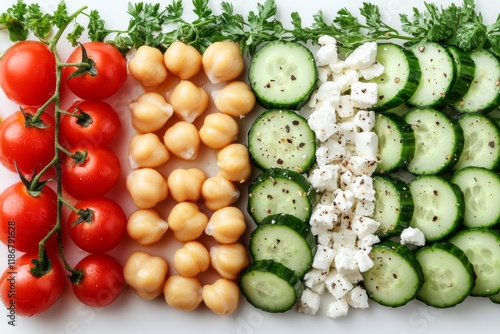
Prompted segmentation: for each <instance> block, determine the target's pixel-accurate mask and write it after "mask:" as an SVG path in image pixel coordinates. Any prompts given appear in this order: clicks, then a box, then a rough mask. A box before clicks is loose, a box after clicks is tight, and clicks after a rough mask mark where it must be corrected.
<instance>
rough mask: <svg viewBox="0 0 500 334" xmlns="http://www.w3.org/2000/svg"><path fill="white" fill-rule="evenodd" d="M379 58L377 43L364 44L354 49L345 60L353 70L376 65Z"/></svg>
mask: <svg viewBox="0 0 500 334" xmlns="http://www.w3.org/2000/svg"><path fill="white" fill-rule="evenodd" d="M376 57H377V43H376V42H367V43H363V44H361V45H360V46H358V47H357V48H356V49H354V50H353V51H352V52H351V53H350V54H349V55H348V56H347V57H346V59H345V62H346V64H347V66H349V67H350V68H353V69H357V70H358V69H365V68H368V67H370V66H371V65H373V64H374V63H375V60H376Z"/></svg>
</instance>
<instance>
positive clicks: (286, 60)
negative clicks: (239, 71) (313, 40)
mask: <svg viewBox="0 0 500 334" xmlns="http://www.w3.org/2000/svg"><path fill="white" fill-rule="evenodd" d="M248 79H249V82H250V87H251V88H252V90H253V91H254V93H255V96H256V98H257V101H258V102H259V104H260V105H262V106H263V107H264V108H268V109H293V110H298V109H300V107H302V106H303V105H304V103H306V102H307V99H308V98H309V96H310V95H311V93H312V92H313V90H314V89H315V88H316V83H317V80H318V74H317V69H316V61H315V59H314V55H313V54H312V52H311V51H310V50H309V49H308V48H307V47H305V46H304V45H302V44H299V43H295V42H285V41H275V42H269V43H267V44H266V45H264V46H263V47H262V48H261V49H259V50H258V51H257V52H256V53H255V55H254V56H253V57H252V61H251V63H250V68H249V73H248Z"/></svg>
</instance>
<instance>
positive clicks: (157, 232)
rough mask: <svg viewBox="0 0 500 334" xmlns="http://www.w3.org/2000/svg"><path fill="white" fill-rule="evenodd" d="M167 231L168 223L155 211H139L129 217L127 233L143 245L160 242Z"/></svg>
mask: <svg viewBox="0 0 500 334" xmlns="http://www.w3.org/2000/svg"><path fill="white" fill-rule="evenodd" d="M167 230H168V224H167V222H166V221H165V220H164V219H162V218H161V217H160V214H159V213H158V211H156V210H155V209H139V210H136V211H134V212H133V213H132V214H131V215H130V216H129V217H128V222H127V233H128V235H129V236H130V238H132V239H133V240H135V241H136V242H137V243H139V244H141V245H152V244H154V243H156V242H158V241H159V240H160V239H161V238H162V236H163V235H164V234H165V232H167Z"/></svg>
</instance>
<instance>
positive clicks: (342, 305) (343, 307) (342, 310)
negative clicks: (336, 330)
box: [326, 299, 349, 319]
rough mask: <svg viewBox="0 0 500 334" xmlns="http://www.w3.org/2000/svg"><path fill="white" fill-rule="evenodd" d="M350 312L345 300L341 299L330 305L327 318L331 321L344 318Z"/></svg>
mask: <svg viewBox="0 0 500 334" xmlns="http://www.w3.org/2000/svg"><path fill="white" fill-rule="evenodd" d="M348 312H349V304H348V303H347V301H345V300H344V299H339V300H336V301H334V302H331V303H330V304H328V310H327V312H326V316H327V317H329V318H331V319H337V318H340V317H344V316H346V315H347V313H348Z"/></svg>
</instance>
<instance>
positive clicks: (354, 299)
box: [344, 285, 369, 309]
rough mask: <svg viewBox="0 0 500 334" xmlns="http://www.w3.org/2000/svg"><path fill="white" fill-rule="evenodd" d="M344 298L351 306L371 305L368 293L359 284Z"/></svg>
mask: <svg viewBox="0 0 500 334" xmlns="http://www.w3.org/2000/svg"><path fill="white" fill-rule="evenodd" d="M344 299H345V300H346V301H347V303H348V304H349V306H351V307H354V308H359V309H364V308H368V306H369V304H368V294H367V293H366V290H365V289H364V288H363V287H361V286H359V285H357V286H355V287H354V288H352V290H351V291H349V292H348V293H347V295H346V296H345V297H344Z"/></svg>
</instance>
